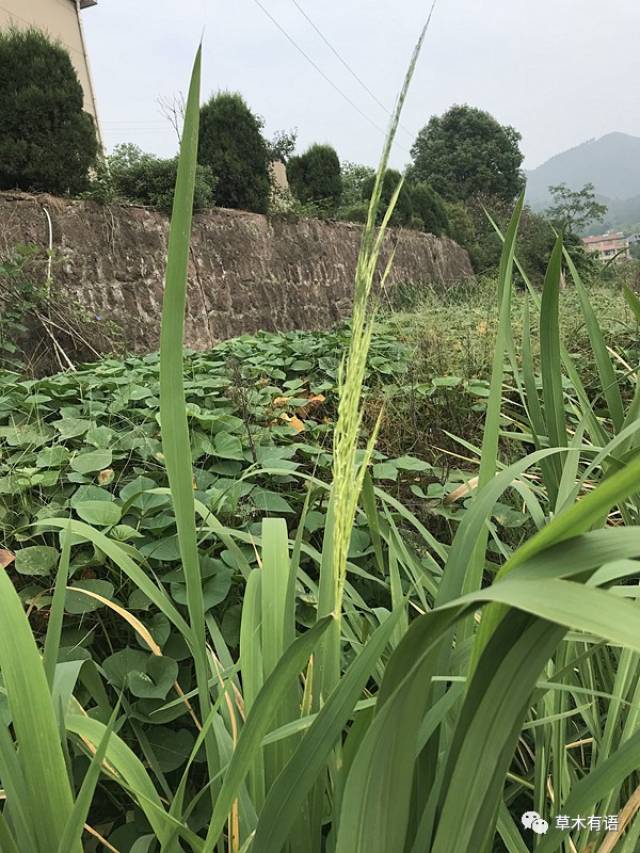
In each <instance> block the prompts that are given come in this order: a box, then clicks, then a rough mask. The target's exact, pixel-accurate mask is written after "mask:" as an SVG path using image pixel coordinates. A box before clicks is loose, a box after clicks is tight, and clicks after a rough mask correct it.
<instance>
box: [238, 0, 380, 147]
mask: <svg viewBox="0 0 640 853" xmlns="http://www.w3.org/2000/svg"><path fill="white" fill-rule="evenodd" d="M254 3H255V4H256V6H259V7H260V9H262V11H263V12H264V14H265V15H266V16H267V18H269V20H270V21H271V22H272V23H273V24H274V25H275V26H276V27H277V28H278V29H279V30H280V32H281V33H282V35H283V36H284V37H285V38H286V39H287V41H289V42H290V43H291V44H292V45H293V46H294V47H295V49H296V50H297V51H298V53H301V54H302V56H304V58H305V59H306V60H307V62H308V63H309V64H310V65H312V66H313V68H315V70H316V71H317V72H318V74H320V76H321V77H322V78H323V79H324V80H325V81H326V82H327V83H328V84H329V85H330V86H331V88H332V89H335V91H336V92H337V93H338V94H339V95H340V97H341V98H343V99H344V100H345V101H346V102H347V103H348V104H349V106H351V107H352V108H353V109H354V110H355V111H356V112H357V113H359V115H361V116H362V118H363V119H365V120H366V121H368V122H369V124H370V125H372V127H375V129H376V130H377V131H378V132H379V133H382V134H383V136H386V131H385V130H384V129H383V128H381V127H380V125H379V124H377V123H376V122H375V121H374V120H373V119H372V118H370V117H369V116H368V115H367V114H366V113H365V112H363V111H362V110H361V109H360V107H359V106H358V105H357V104H356V103H355V101H352V100H351V98H350V97H349V96H348V95H346V94H345V93H344V92H343V91H342V89H341V88H340V87H339V86H337V85H336V84H335V83H334V82H333V80H332V79H331V78H330V77H328V76H327V75H326V74H325V72H324V71H323V70H322V68H320V66H319V65H318V64H317V63H316V62H314V60H313V59H311V57H310V56H309V54H308V53H306V51H305V50H303V48H301V47H300V45H299V44H298V43H297V42H296V41H295V39H294V38H293V37H292V36H290V35H289V33H288V32H287V31H286V30H285V28H284V27H283V26H282V25H281V24H280V23H279V22H278V21H277V20H276V19H275V18H274V17H273V15H272V14H271V12H270V11H269V10H268V9H267V8H266V7H265V6H263V5H262V3H261V2H260V0H254Z"/></svg>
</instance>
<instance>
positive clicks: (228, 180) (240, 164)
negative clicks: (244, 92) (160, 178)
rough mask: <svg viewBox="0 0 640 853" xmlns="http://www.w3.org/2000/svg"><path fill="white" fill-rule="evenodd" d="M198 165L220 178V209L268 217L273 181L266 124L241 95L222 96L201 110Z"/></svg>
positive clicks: (210, 100)
mask: <svg viewBox="0 0 640 853" xmlns="http://www.w3.org/2000/svg"><path fill="white" fill-rule="evenodd" d="M198 162H199V163H200V164H201V165H203V166H207V167H208V168H209V169H210V170H211V173H212V174H213V175H214V176H215V178H216V187H215V201H216V204H218V205H219V206H220V207H230V208H237V209H240V210H252V211H254V212H255V213H266V212H267V208H268V205H269V194H270V191H271V180H270V177H269V152H268V148H267V144H266V142H265V141H264V139H263V137H262V122H261V120H260V119H259V118H258V117H257V116H255V115H254V114H253V113H252V112H251V110H250V109H249V107H248V106H247V104H246V103H245V101H244V99H243V98H242V96H241V95H239V94H237V93H233V92H220V93H218V94H217V95H214V96H212V97H211V98H210V99H209V101H207V103H206V104H204V106H202V108H201V110H200V138H199V146H198Z"/></svg>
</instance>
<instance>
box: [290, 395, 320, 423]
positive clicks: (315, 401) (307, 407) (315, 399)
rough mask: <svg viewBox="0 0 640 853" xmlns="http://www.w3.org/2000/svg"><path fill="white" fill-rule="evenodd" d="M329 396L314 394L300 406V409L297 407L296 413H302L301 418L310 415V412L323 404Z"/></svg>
mask: <svg viewBox="0 0 640 853" xmlns="http://www.w3.org/2000/svg"><path fill="white" fill-rule="evenodd" d="M326 399H327V398H326V397H325V396H324V394H312V395H311V396H310V397H309V398H308V400H307V402H306V403H305V404H304V406H300V408H299V409H296V413H297V414H298V415H300V417H301V418H306V417H307V416H308V415H309V412H312V411H313V410H314V409H317V408H318V407H319V406H321V405H322V404H323V403H324V402H325V400H326Z"/></svg>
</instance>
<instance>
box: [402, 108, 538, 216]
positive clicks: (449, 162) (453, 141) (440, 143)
mask: <svg viewBox="0 0 640 853" xmlns="http://www.w3.org/2000/svg"><path fill="white" fill-rule="evenodd" d="M520 138H521V137H520V134H519V133H518V132H517V131H516V130H515V129H514V128H513V127H510V126H507V125H501V124H499V123H498V122H497V121H496V119H495V118H493V116H491V115H490V114H489V113H487V112H484V111H483V110H479V109H476V108H474V107H469V106H466V105H462V106H453V107H451V109H449V110H448V111H447V112H446V113H445V114H444V115H442V116H433V117H432V118H431V119H430V120H429V123H428V124H427V125H426V127H424V128H423V129H422V130H421V131H420V133H419V134H418V137H417V139H416V141H415V143H414V145H413V148H412V149H411V153H412V155H413V166H412V169H411V177H412V178H413V179H414V180H416V181H427V182H428V183H429V184H430V185H431V186H432V187H433V189H435V190H436V192H438V193H439V194H440V195H441V196H442V197H443V198H445V199H447V200H448V201H465V200H467V199H470V198H472V197H473V196H476V195H479V194H483V195H492V196H497V197H498V198H500V199H502V200H504V201H505V202H512V201H513V199H514V198H515V197H516V196H517V195H518V193H519V192H520V191H521V190H522V188H523V186H524V177H523V174H522V171H521V168H520V167H521V165H522V160H523V155H522V152H521V151H520V148H519V146H518V143H519V142H520Z"/></svg>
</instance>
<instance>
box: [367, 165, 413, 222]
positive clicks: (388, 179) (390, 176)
mask: <svg viewBox="0 0 640 853" xmlns="http://www.w3.org/2000/svg"><path fill="white" fill-rule="evenodd" d="M401 180H402V175H401V174H400V172H398V171H396V170H395V169H387V171H386V172H385V176H384V180H383V182H382V195H381V197H380V206H379V208H378V222H380V221H381V220H382V217H383V216H384V211H385V210H386V209H387V207H388V206H389V202H390V201H391V198H392V196H393V194H394V192H395V191H396V187H397V186H398V184H399V183H400V181H401ZM374 184H375V177H370V178H369V179H368V180H366V181H365V182H364V183H363V185H362V200H363V201H365V202H369V199H370V198H371V193H372V192H373V187H374ZM412 220H413V204H412V202H411V192H410V190H409V188H408V186H407V185H406V183H405V184H404V185H403V187H402V189H401V190H400V195H399V197H398V201H397V203H396V207H395V210H394V211H393V215H392V217H391V224H392V225H411V223H412Z"/></svg>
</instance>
